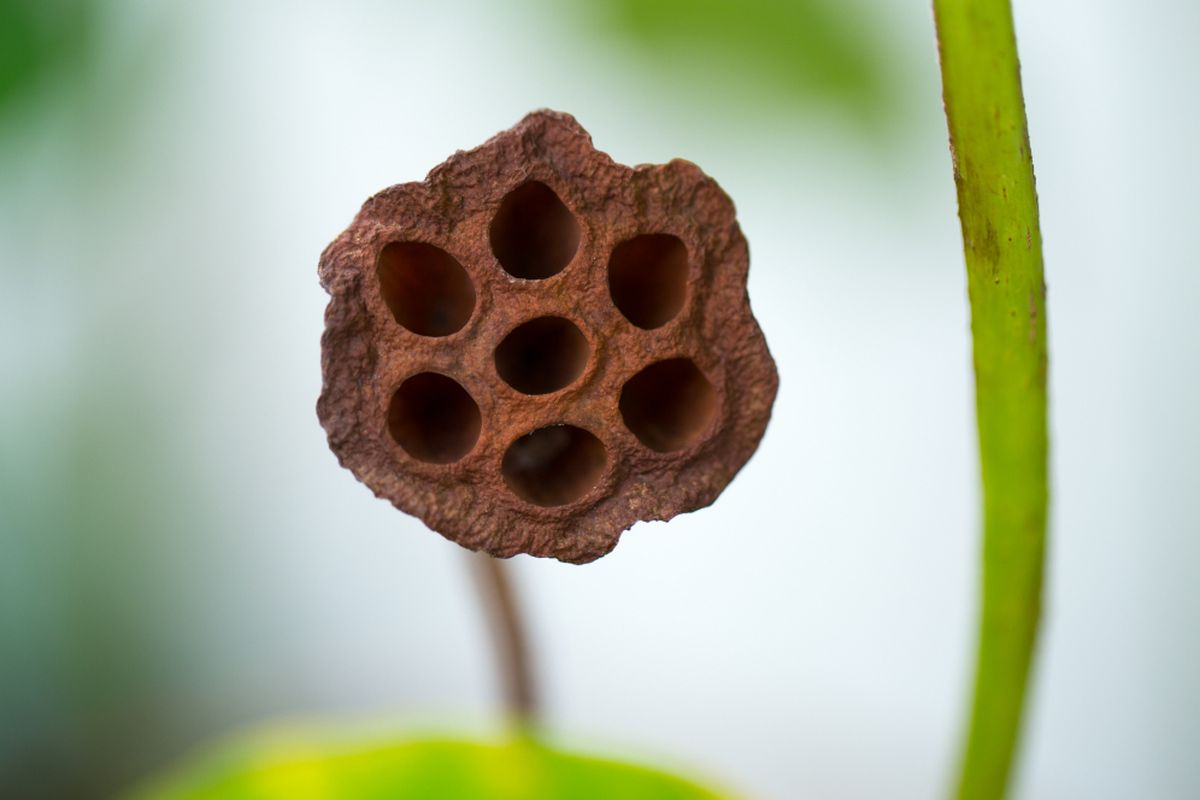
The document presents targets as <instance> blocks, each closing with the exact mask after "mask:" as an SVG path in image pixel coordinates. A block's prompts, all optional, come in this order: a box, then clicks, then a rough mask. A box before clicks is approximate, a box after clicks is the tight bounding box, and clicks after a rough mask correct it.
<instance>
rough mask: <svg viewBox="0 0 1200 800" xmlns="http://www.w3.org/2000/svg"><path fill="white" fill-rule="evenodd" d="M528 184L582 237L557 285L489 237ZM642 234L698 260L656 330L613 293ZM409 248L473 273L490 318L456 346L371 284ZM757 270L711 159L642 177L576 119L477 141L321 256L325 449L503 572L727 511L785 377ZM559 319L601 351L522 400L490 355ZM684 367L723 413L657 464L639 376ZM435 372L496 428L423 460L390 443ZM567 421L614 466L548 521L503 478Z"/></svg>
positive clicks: (530, 119) (590, 553)
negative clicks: (642, 433) (416, 381)
mask: <svg viewBox="0 0 1200 800" xmlns="http://www.w3.org/2000/svg"><path fill="white" fill-rule="evenodd" d="M529 180H538V181H541V182H543V183H545V184H547V185H548V186H550V188H552V189H553V190H554V191H555V192H556V193H557V194H558V196H559V197H560V198H561V199H562V201H563V202H564V203H565V204H566V205H567V207H568V208H569V209H570V210H571V211H572V212H573V213H574V215H575V216H576V219H577V220H578V222H579V224H580V228H581V231H582V238H581V241H580V245H579V249H578V251H577V252H576V254H575V257H574V258H573V259H572V261H571V262H570V264H569V265H568V266H567V267H566V268H565V269H564V270H563V271H562V272H560V273H559V274H557V275H554V276H552V277H550V278H547V279H544V280H521V279H517V278H514V277H512V276H511V275H509V274H508V273H507V272H506V271H505V270H504V269H503V268H502V267H501V266H500V264H499V262H498V261H497V259H496V257H495V256H494V255H493V253H492V250H491V246H490V242H489V235H488V229H489V223H490V222H491V219H492V217H493V215H494V213H495V211H496V208H497V207H498V205H499V203H500V201H501V199H502V198H503V197H504V196H505V195H506V194H507V193H508V192H509V191H511V190H512V189H514V188H516V187H518V186H520V185H521V184H523V183H525V182H526V181H529ZM641 233H671V234H674V235H675V236H678V237H679V238H680V239H681V240H682V241H683V242H684V244H685V245H686V246H687V249H688V253H689V267H688V268H689V275H688V297H687V302H686V304H685V306H684V308H683V310H682V311H681V312H680V313H679V314H678V315H677V316H676V317H675V318H674V319H673V320H672V321H670V322H669V323H667V324H666V325H664V326H662V327H660V328H657V329H655V330H642V329H640V328H637V327H635V326H634V325H633V324H631V323H630V322H629V321H628V320H627V319H625V317H624V316H623V315H622V314H621V313H620V311H618V310H617V308H616V307H615V306H614V305H613V301H612V299H611V297H610V295H609V289H608V278H607V268H608V259H609V255H610V254H611V253H612V250H613V248H614V247H615V246H616V245H617V244H619V243H620V242H622V241H625V240H627V239H629V238H630V237H632V236H635V235H637V234H641ZM396 241H422V242H428V243H431V244H434V245H437V246H438V247H441V248H443V249H444V250H446V251H447V252H449V253H450V254H452V255H453V256H454V257H455V258H456V259H457V260H458V261H459V263H461V264H462V265H463V267H464V268H465V269H466V270H467V272H468V273H469V274H470V276H471V279H472V280H473V281H474V284H475V290H476V304H475V310H474V312H473V313H472V315H471V318H470V320H469V321H468V322H467V324H466V325H465V326H464V327H463V328H462V329H461V330H459V331H458V332H457V333H454V334H451V335H449V336H446V337H442V338H428V337H423V336H418V335H416V334H414V333H412V332H410V331H408V330H406V329H405V328H403V327H402V326H400V325H398V324H397V323H396V321H395V319H394V318H393V316H392V315H391V313H390V312H389V310H388V307H387V305H386V304H385V302H384V301H383V299H382V297H381V295H380V292H379V280H378V277H377V275H376V271H375V265H376V258H377V256H378V254H379V251H380V250H381V249H382V248H383V247H384V246H385V245H386V244H388V243H389V242H396ZM748 269H749V252H748V249H747V245H746V240H745V238H744V237H743V236H742V232H741V230H740V228H739V227H738V224H737V221H736V216H735V211H734V207H733V203H732V201H730V199H729V197H728V196H727V195H726V194H725V193H724V192H723V191H722V190H721V189H720V187H719V186H717V184H716V182H715V181H713V180H712V179H711V178H709V177H708V176H706V175H705V174H704V173H703V172H701V171H700V169H699V168H698V167H697V166H696V165H694V164H692V163H690V162H688V161H682V160H674V161H671V162H670V163H667V164H662V165H641V166H638V167H635V168H632V169H631V168H629V167H626V166H623V165H621V164H617V163H615V162H614V161H613V160H612V159H611V158H610V157H609V156H608V155H607V154H605V153H603V152H600V151H598V150H596V149H595V148H594V147H593V146H592V141H591V137H590V136H589V135H588V133H587V132H586V131H585V130H584V129H583V128H582V127H581V126H580V125H579V124H578V123H577V122H576V121H575V119H574V118H573V117H571V116H569V115H567V114H562V113H557V112H552V111H538V112H534V113H532V114H530V115H528V116H527V117H525V119H523V120H522V121H521V122H520V123H519V124H517V125H516V126H515V127H513V128H511V129H510V130H507V131H505V132H503V133H500V134H498V135H497V136H495V137H493V138H492V139H491V140H489V141H488V142H486V143H485V144H483V145H481V146H480V147H477V148H476V149H474V150H470V151H467V152H461V151H460V152H458V153H455V154H454V155H452V156H451V157H450V158H449V159H447V160H446V161H445V162H444V163H443V164H441V165H440V166H438V167H435V168H434V169H433V170H432V171H431V172H430V173H429V175H428V177H427V178H426V179H425V180H424V181H423V182H420V183H405V184H399V185H396V186H393V187H391V188H389V189H385V190H384V191H382V192H380V193H379V194H377V195H375V196H374V197H372V198H370V199H369V200H367V202H366V203H365V204H364V205H363V208H362V210H361V211H360V212H359V214H358V216H357V217H356V218H355V219H354V222H353V223H352V224H351V225H350V227H349V228H348V229H347V230H346V231H345V232H344V233H343V234H342V235H341V236H339V237H338V238H337V239H336V240H335V241H334V242H333V243H332V244H330V245H329V247H328V248H327V249H326V250H325V252H324V253H323V254H322V256H321V262H320V268H319V274H320V278H321V285H322V286H323V287H324V288H325V289H326V291H328V292H329V294H330V302H329V306H328V308H327V309H326V312H325V333H324V335H323V336H322V339H321V346H322V347H321V350H322V352H321V367H322V373H323V377H324V386H323V389H322V392H321V396H320V399H319V400H318V403H317V413H318V416H319V417H320V420H321V424H322V426H323V427H324V428H325V430H326V432H327V434H328V437H329V446H330V448H331V449H332V450H333V452H334V453H335V454H336V455H337V457H338V460H339V462H340V463H341V464H342V466H344V467H346V468H347V469H349V470H350V471H351V472H353V473H354V475H355V476H356V477H357V478H358V479H359V480H360V481H362V482H363V483H364V484H366V485H367V486H368V487H369V488H370V489H371V490H372V491H373V492H374V493H375V494H376V495H377V496H379V497H382V498H384V499H387V500H389V501H391V502H392V503H393V504H394V505H395V506H396V507H397V508H399V509H400V510H402V511H405V512H407V513H409V514H412V515H414V516H416V517H418V518H419V519H421V520H422V521H423V522H424V523H425V524H426V525H428V526H429V527H430V528H432V529H433V530H435V531H437V532H438V533H441V534H442V535H443V536H445V537H446V538H447V539H450V540H452V541H454V542H457V543H458V544H460V545H462V546H463V547H466V548H469V549H471V550H482V551H485V552H487V553H490V554H491V555H493V556H497V557H500V558H507V557H510V556H513V555H515V554H517V553H528V554H530V555H534V556H549V557H553V558H557V559H559V560H561V561H567V562H573V563H586V562H589V561H592V560H594V559H596V558H599V557H600V556H602V555H604V554H606V553H608V552H609V551H611V550H612V549H613V548H614V547H615V546H616V544H617V541H618V539H619V538H620V535H621V533H622V532H623V531H624V530H626V529H628V528H629V527H630V526H632V525H633V524H634V523H635V522H637V521H638V520H669V519H671V518H672V517H674V516H675V515H676V514H681V513H684V512H688V511H694V510H696V509H699V508H703V507H705V506H707V505H709V504H711V503H712V502H713V501H714V500H716V498H717V496H718V495H719V494H720V493H721V491H722V490H723V489H724V488H725V487H726V486H727V485H728V484H729V482H730V481H731V480H732V479H733V477H734V475H736V474H737V472H738V470H740V469H741V468H742V466H743V465H744V464H745V463H746V461H747V460H748V459H749V458H750V456H751V455H752V454H753V453H754V451H755V449H757V447H758V443H759V440H760V439H761V438H762V435H763V432H764V430H765V429H766V425H767V421H768V419H769V417H770V414H771V407H772V405H773V403H774V401H775V393H776V389H777V387H778V375H777V373H776V370H775V363H774V361H773V360H772V358H771V355H770V353H769V352H768V350H767V345H766V341H765V340H764V338H763V335H762V331H761V330H760V329H759V327H758V323H757V322H756V321H755V319H754V316H753V314H752V313H751V311H750V304H749V297H748V296H747V293H746V274H747V271H748ZM548 314H552V315H559V316H563V317H566V318H568V319H570V320H572V321H574V322H575V323H576V324H577V325H578V326H579V328H580V329H581V330H582V331H583V332H584V334H585V335H586V337H587V338H588V340H589V342H590V344H591V350H592V352H591V356H590V359H589V362H588V365H587V367H586V369H585V371H584V373H583V375H582V376H581V377H580V378H579V379H578V380H576V381H575V382H573V383H572V384H571V385H570V386H568V387H567V388H565V389H561V390H559V391H556V392H553V393H550V394H545V395H538V396H528V395H523V394H521V393H519V392H517V391H516V390H515V389H513V388H511V387H510V386H508V384H506V383H505V382H504V381H503V380H501V379H500V377H499V376H498V375H497V373H496V368H495V364H494V361H493V351H494V349H495V347H496V345H497V344H498V343H499V342H500V341H501V340H502V339H503V338H504V336H505V335H506V334H507V333H508V332H509V331H510V330H512V329H513V328H514V327H515V326H516V325H518V324H520V323H521V322H523V321H526V320H529V319H532V318H534V317H538V316H542V315H548ZM674 356H687V357H689V358H691V359H692V360H693V361H694V362H695V363H696V364H697V365H698V366H699V367H700V369H701V370H702V371H703V372H704V374H705V375H706V376H707V377H708V379H709V380H710V381H711V382H712V384H713V386H714V387H715V389H716V392H717V397H718V401H719V406H718V410H717V414H716V418H715V420H714V421H713V424H712V425H711V426H710V428H709V429H708V431H707V432H706V433H705V434H703V435H702V436H700V437H699V438H698V440H696V441H694V442H693V443H692V444H690V445H689V446H687V447H686V448H685V449H682V450H677V451H674V452H670V453H659V452H655V451H652V450H650V449H648V448H647V447H645V446H644V445H643V444H642V443H641V442H639V441H638V439H637V438H636V437H635V436H634V435H633V434H632V433H631V432H630V431H629V429H628V428H626V426H625V424H624V422H623V420H622V417H621V413H620V411H619V410H618V400H619V398H620V394H621V388H622V386H623V385H624V383H625V382H626V381H627V380H628V379H629V378H630V377H632V376H633V375H635V374H636V373H637V372H638V371H639V370H641V369H642V368H643V367H645V366H647V365H649V364H651V363H653V362H655V361H659V360H661V359H665V358H670V357H674ZM424 371H435V372H441V373H444V374H446V375H449V376H450V377H452V378H454V379H455V380H457V381H458V382H459V383H460V384H462V385H463V386H464V387H465V388H466V389H467V390H468V391H469V392H470V394H471V395H472V397H473V398H474V399H475V402H476V403H478V405H479V408H480V411H481V413H482V416H483V428H482V432H481V433H480V436H479V440H478V442H477V443H476V445H475V447H474V449H472V450H471V452H470V453H468V454H467V455H466V456H465V457H463V458H462V459H461V460H459V461H458V462H456V463H453V464H446V465H437V464H429V463H424V462H422V461H418V460H416V459H414V458H412V457H410V456H409V455H408V454H407V453H406V452H405V451H404V450H403V449H402V448H401V447H400V446H399V445H398V444H396V442H395V441H394V440H393V439H392V437H391V435H390V434H389V431H388V426H387V409H388V403H389V401H390V398H391V396H392V394H393V393H394V392H395V390H396V388H397V387H398V386H399V385H400V384H401V383H402V382H403V381H404V380H405V379H406V378H407V377H409V376H411V375H413V374H415V373H418V372H424ZM556 423H569V424H572V425H576V426H578V427H581V428H584V429H586V430H588V431H591V432H592V433H593V434H595V435H596V436H597V437H598V438H599V439H600V440H601V441H602V442H603V444H604V446H605V448H606V449H607V454H608V460H607V464H606V467H605V472H604V474H603V476H602V477H601V478H600V480H599V481H598V482H597V483H596V484H595V485H594V486H593V487H592V488H591V490H590V491H588V492H587V493H586V494H585V495H584V496H583V497H581V498H579V499H578V500H576V501H574V502H572V503H570V504H568V505H563V506H557V507H550V508H546V507H540V506H537V505H533V504H531V503H528V502H526V501H524V500H522V499H520V498H519V497H517V496H516V495H514V494H513V493H512V491H510V489H509V488H508V486H507V485H506V483H505V481H504V480H503V478H502V477H501V472H500V464H501V459H502V458H503V456H504V453H505V450H506V449H507V447H508V446H509V444H511V443H512V442H513V441H514V440H515V439H517V438H518V437H520V436H522V435H524V434H526V433H528V432H530V431H532V430H534V429H536V428H540V427H543V426H547V425H553V424H556Z"/></svg>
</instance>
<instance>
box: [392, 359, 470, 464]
mask: <svg viewBox="0 0 1200 800" xmlns="http://www.w3.org/2000/svg"><path fill="white" fill-rule="evenodd" d="M387 421H388V430H389V431H390V432H391V434H392V438H393V439H395V440H396V443H397V444H399V445H400V446H401V447H403V448H404V451H405V452H406V453H408V454H409V455H410V456H412V457H413V458H417V459H420V460H421V461H428V462H429V463H431V464H451V463H453V462H455V461H458V460H459V459H460V458H462V457H463V456H465V455H466V454H467V453H469V452H471V448H473V447H474V446H475V441H476V440H477V439H478V438H479V429H480V428H481V427H482V423H483V421H482V417H481V416H480V414H479V406H478V405H476V404H475V400H474V399H473V398H472V397H471V395H470V394H469V393H468V392H467V390H466V389H464V388H463V387H462V386H461V385H460V384H459V383H458V381H456V380H454V379H453V378H447V377H446V376H445V375H439V374H438V373H436V372H422V373H420V374H418V375H414V376H412V377H411V378H409V379H408V380H406V381H405V382H404V383H402V384H400V388H399V389H397V390H396V393H395V394H394V395H392V402H391V404H390V405H389V406H388V420H387Z"/></svg>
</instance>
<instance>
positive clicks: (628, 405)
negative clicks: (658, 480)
mask: <svg viewBox="0 0 1200 800" xmlns="http://www.w3.org/2000/svg"><path fill="white" fill-rule="evenodd" d="M620 409H621V417H622V418H623V419H624V420H625V425H626V427H628V428H629V430H630V431H631V432H632V433H633V435H634V436H636V437H637V438H638V441H640V442H641V443H642V444H644V445H646V447H649V448H650V449H651V450H656V451H658V452H660V453H667V452H670V451H672V450H680V449H682V448H684V447H687V446H688V445H689V444H692V443H693V442H695V441H696V440H697V439H699V438H700V436H701V435H703V434H704V432H705V431H707V430H708V428H709V426H710V425H711V424H712V421H713V419H714V418H715V417H716V414H717V392H716V390H715V389H714V388H713V385H712V383H710V382H709V380H708V378H706V377H705V376H704V373H703V372H701V371H700V368H699V367H697V366H696V365H695V363H694V362H693V361H692V360H691V359H690V358H671V359H667V360H666V361H659V362H657V363H654V364H651V365H650V366H648V367H646V368H645V369H643V370H642V371H641V372H639V373H638V374H636V375H634V376H633V377H632V378H630V379H629V380H628V381H627V382H626V383H625V386H624V388H622V389H621V400H620Z"/></svg>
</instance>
